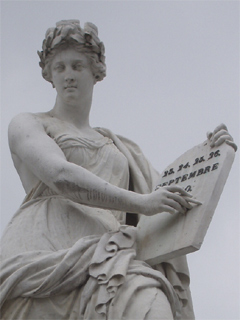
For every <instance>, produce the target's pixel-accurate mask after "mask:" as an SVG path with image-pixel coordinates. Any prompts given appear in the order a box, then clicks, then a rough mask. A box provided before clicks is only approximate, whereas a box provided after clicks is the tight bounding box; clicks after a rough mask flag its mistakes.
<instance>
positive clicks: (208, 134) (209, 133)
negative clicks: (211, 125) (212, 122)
mask: <svg viewBox="0 0 240 320" xmlns="http://www.w3.org/2000/svg"><path fill="white" fill-rule="evenodd" d="M212 135H213V133H212V132H210V131H208V132H207V138H208V139H209V140H210V139H211V137H212Z"/></svg>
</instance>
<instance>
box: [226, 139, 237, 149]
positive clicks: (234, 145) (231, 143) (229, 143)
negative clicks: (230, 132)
mask: <svg viewBox="0 0 240 320" xmlns="http://www.w3.org/2000/svg"><path fill="white" fill-rule="evenodd" d="M225 142H226V144H228V145H229V146H231V147H233V149H234V150H235V151H237V148H238V147H237V145H236V144H235V143H234V142H233V141H229V140H226V141H225Z"/></svg>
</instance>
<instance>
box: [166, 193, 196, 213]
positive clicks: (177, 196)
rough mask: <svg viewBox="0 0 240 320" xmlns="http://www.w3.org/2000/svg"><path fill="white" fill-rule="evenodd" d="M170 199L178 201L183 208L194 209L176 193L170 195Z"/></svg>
mask: <svg viewBox="0 0 240 320" xmlns="http://www.w3.org/2000/svg"><path fill="white" fill-rule="evenodd" d="M168 198H171V199H173V200H175V201H177V202H178V203H179V204H180V205H181V206H183V207H185V208H187V209H192V206H191V205H190V203H188V201H187V200H186V199H185V198H184V197H183V196H180V195H177V194H176V193H169V196H168Z"/></svg>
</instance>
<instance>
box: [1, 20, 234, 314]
mask: <svg viewBox="0 0 240 320" xmlns="http://www.w3.org/2000/svg"><path fill="white" fill-rule="evenodd" d="M38 54H39V56H40V60H41V61H40V66H41V68H42V75H43V77H44V78H45V79H46V80H47V81H49V82H51V83H52V85H53V87H54V88H56V91H57V97H56V103H55V105H54V107H53V109H51V110H50V111H49V112H45V113H37V114H30V113H24V114H20V115H18V116H16V117H15V118H14V119H13V120H12V122H11V123H10V126H9V144H10V149H11V152H12V158H13V161H14V165H15V167H16V169H17V172H18V174H19V176H20V178H21V181H22V184H23V187H24V189H25V191H26V194H27V196H26V198H25V200H24V202H23V204H22V205H21V207H20V209H19V210H18V211H17V213H16V214H15V215H14V217H13V218H12V220H11V222H10V223H9V225H8V226H7V228H6V230H5V233H4V235H3V238H2V261H3V264H2V268H1V275H2V285H1V292H2V319H25V320H26V319H71V320H73V319H193V317H194V315H193V311H192V305H191V297H190V292H189V275H188V269H187V264H186V260H185V257H182V258H179V259H175V260H172V261H166V263H163V264H162V265H159V266H157V267H156V268H155V269H153V268H151V267H150V266H148V265H147V264H146V263H144V262H143V261H137V260H135V255H136V250H135V239H136V228H135V227H134V226H129V225H127V221H128V218H127V216H128V214H126V212H127V213H131V214H132V216H133V217H137V214H139V215H154V214H156V213H160V212H169V213H170V214H177V212H180V213H185V212H186V211H187V210H188V209H190V208H191V195H190V194H188V193H187V192H186V191H184V190H182V189H181V188H179V187H163V188H157V189H156V185H157V183H158V180H159V174H158V173H157V172H156V171H155V170H154V169H153V168H152V167H151V165H150V164H149V163H148V162H147V160H146V159H145V158H144V156H143V154H142V153H141V150H140V149H139V147H138V146H136V145H135V144H134V143H133V142H132V141H130V140H128V139H126V138H123V137H120V136H116V135H115V134H114V133H112V132H110V131H109V130H107V129H103V128H92V127H91V126H90V124H89V114H90V109H91V102H92V95H93V88H94V85H95V84H96V82H97V81H100V80H102V79H103V78H104V77H105V75H106V72H105V71H106V66H105V57H104V45H103V43H102V42H100V40H99V38H98V31H97V28H96V26H95V25H93V24H91V23H87V24H85V27H84V29H82V28H81V27H80V24H79V21H78V20H67V21H60V22H59V23H57V25H56V28H51V29H48V31H47V33H46V37H45V40H44V41H43V46H42V51H41V52H39V53H38ZM211 139H212V144H213V145H218V144H220V143H222V142H223V141H227V142H228V143H229V144H232V145H233V146H234V144H233V142H232V138H231V136H230V135H229V134H228V132H227V129H226V128H225V127H224V126H219V127H218V128H217V129H216V130H215V131H214V132H213V134H212V136H211ZM155 189H156V190H155ZM126 219H127V220H126Z"/></svg>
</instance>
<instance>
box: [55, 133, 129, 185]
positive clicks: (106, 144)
mask: <svg viewBox="0 0 240 320" xmlns="http://www.w3.org/2000/svg"><path fill="white" fill-rule="evenodd" d="M54 140H55V142H56V143H57V144H58V145H59V147H60V148H61V149H62V151H63V152H64V154H65V156H66V158H67V160H68V161H69V162H72V163H75V164H76V165H79V166H81V167H83V168H85V169H87V170H89V171H90V172H92V173H93V174H95V175H97V176H98V177H100V178H102V179H103V180H105V181H107V182H109V183H111V184H113V185H115V186H118V187H120V188H124V189H128V184H129V168H128V161H127V159H126V157H125V156H124V155H123V154H122V153H121V152H120V151H119V150H118V149H117V147H116V146H115V145H114V143H113V141H112V140H111V139H109V138H107V137H103V136H102V137H100V138H99V139H96V140H94V141H93V140H91V139H88V138H82V137H77V136H72V135H69V134H62V135H60V136H58V137H56V138H55V139H54Z"/></svg>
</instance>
